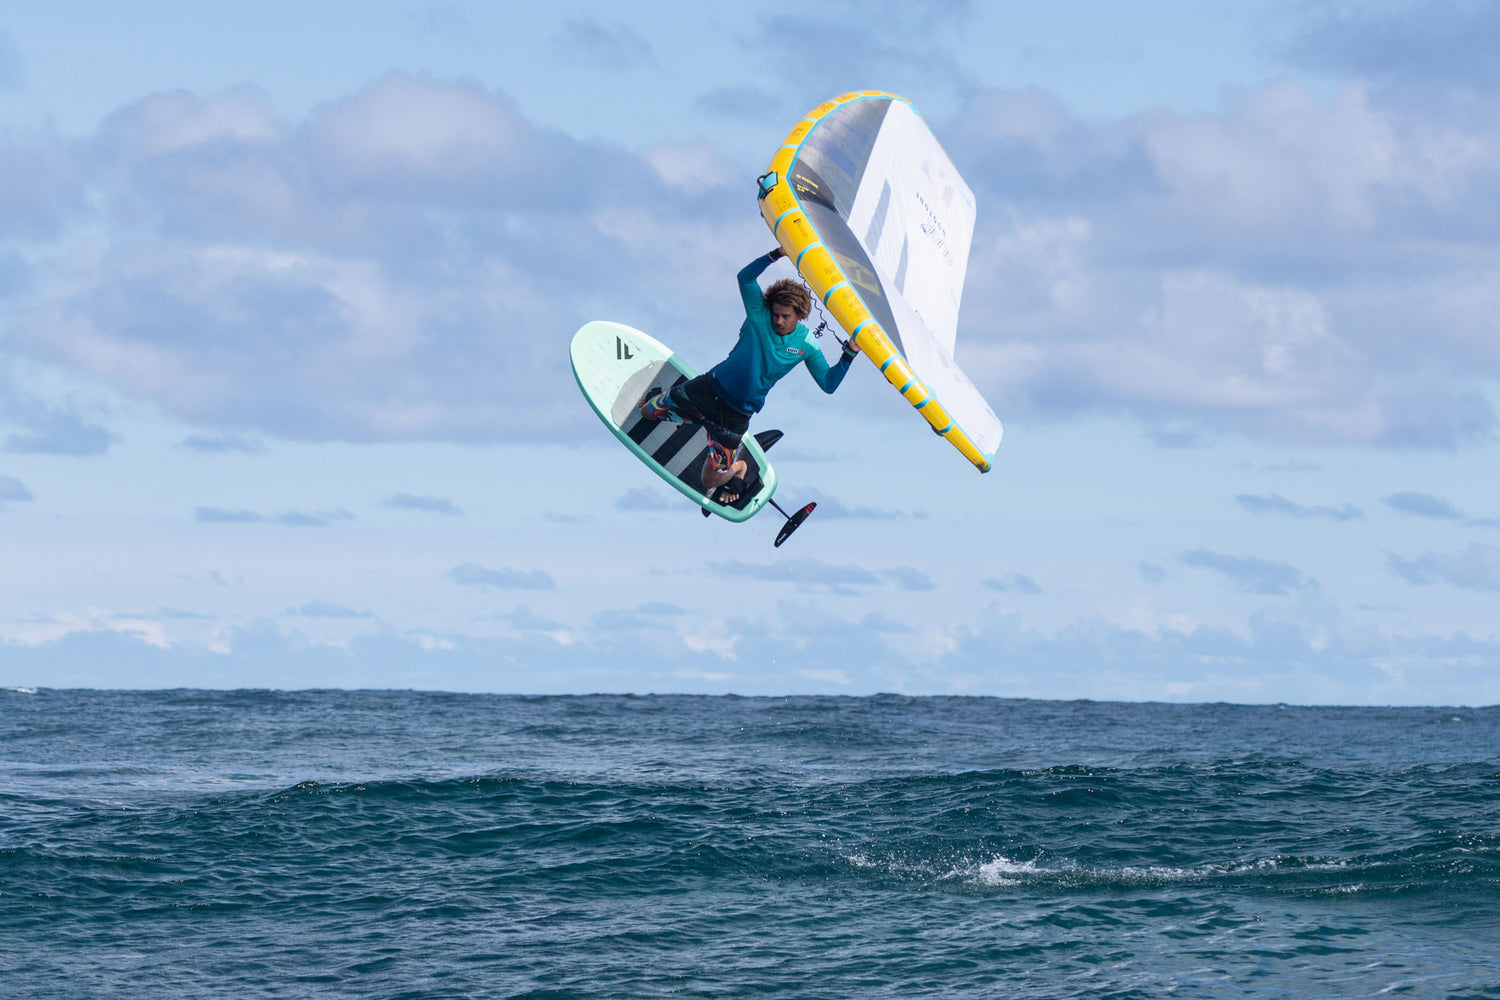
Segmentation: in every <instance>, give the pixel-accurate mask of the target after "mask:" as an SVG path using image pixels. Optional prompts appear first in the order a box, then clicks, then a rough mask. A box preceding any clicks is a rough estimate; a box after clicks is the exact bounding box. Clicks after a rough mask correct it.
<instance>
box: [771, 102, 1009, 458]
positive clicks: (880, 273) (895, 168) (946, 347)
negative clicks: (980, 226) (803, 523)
mask: <svg viewBox="0 0 1500 1000" xmlns="http://www.w3.org/2000/svg"><path fill="white" fill-rule="evenodd" d="M760 212H761V216H762V217H763V218H764V219H765V220H766V225H768V226H770V227H771V232H772V233H773V234H774V235H775V236H776V239H777V240H778V242H780V244H781V247H782V249H783V250H785V251H786V253H787V256H788V257H790V258H791V259H792V261H793V262H794V263H795V264H796V265H797V270H798V272H799V273H800V274H801V275H802V276H803V278H805V279H806V280H807V283H808V284H809V285H811V286H812V289H813V291H814V293H815V294H816V295H818V296H819V297H820V298H821V299H822V300H823V303H824V305H825V306H827V308H828V311H829V312H830V313H832V314H833V318H834V319H835V320H836V321H837V322H838V324H839V325H840V326H842V327H843V328H844V332H845V333H847V334H848V335H849V336H851V337H853V338H854V340H855V342H856V343H857V344H859V347H860V349H861V350H862V351H864V353H865V355H866V356H867V357H868V358H869V359H870V360H871V361H873V362H874V363H875V364H876V365H877V366H879V368H880V371H881V373H882V374H883V375H885V377H886V380H887V381H889V382H890V383H891V385H893V386H895V387H896V389H897V390H898V391H899V392H900V393H901V395H903V396H905V397H906V400H907V402H909V403H911V405H912V406H914V407H916V408H917V411H918V412H920V413H921V414H922V416H924V417H926V418H927V422H928V423H930V424H931V425H932V429H933V430H935V431H936V432H937V433H938V434H940V435H942V436H943V437H944V438H946V439H947V440H948V441H949V442H950V443H951V444H952V445H953V446H954V447H956V448H957V449H958V450H959V451H960V452H962V453H963V454H964V457H965V458H967V459H968V460H969V461H970V462H973V463H974V465H975V467H977V468H978V469H979V471H980V472H988V471H989V469H990V463H991V461H992V460H993V459H994V457H995V451H996V449H997V448H999V446H1000V437H1001V434H1002V430H1001V426H1000V418H999V417H997V416H995V411H994V410H992V409H990V406H989V404H988V403H986V402H985V400H984V397H983V396H981V395H980V394H979V390H978V389H976V388H975V387H974V384H973V383H972V382H970V381H969V379H968V376H966V375H965V374H964V373H963V371H962V370H961V369H960V368H959V367H958V364H957V363H956V362H955V361H954V357H953V355H954V346H955V342H956V340H957V334H958V306H959V300H960V298H961V297H962V294H963V286H964V272H965V270H966V269H967V267H968V262H969V241H970V239H971V238H972V236H973V233H974V194H973V192H972V191H970V190H969V186H968V185H967V184H965V183H964V180H963V178H962V177H960V176H959V175H958V171H957V170H956V169H955V168H954V166H953V161H951V160H950V159H948V154H947V153H945V152H943V147H942V146H940V145H938V141H937V139H936V138H934V137H933V134H932V131H931V130H930V129H929V128H928V127H927V124H926V122H924V121H922V119H921V118H920V117H918V115H917V113H916V112H915V111H913V110H912V108H911V105H910V104H908V103H907V102H906V100H904V99H903V98H900V97H897V96H896V95H895V94H888V93H885V92H883V91H860V92H857V93H851V94H845V95H843V96H842V97H839V98H836V99H834V100H832V101H829V102H827V103H825V104H820V105H818V106H817V107H816V108H814V109H813V110H812V111H811V112H810V113H809V114H808V115H807V117H806V118H804V119H802V121H800V122H798V123H797V127H796V128H794V129H792V131H791V133H790V134H789V135H788V136H787V137H786V141H785V142H784V143H783V144H782V146H781V148H779V149H778V150H777V151H776V153H775V155H774V156H772V158H771V164H770V167H769V169H768V170H767V173H766V174H765V175H764V176H763V177H762V178H761V179H760Z"/></svg>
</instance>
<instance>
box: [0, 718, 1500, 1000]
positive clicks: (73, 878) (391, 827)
mask: <svg viewBox="0 0 1500 1000" xmlns="http://www.w3.org/2000/svg"><path fill="white" fill-rule="evenodd" d="M1381 995H1389V996H1399V997H1500V709H1496V708H1487V709H1436V708H1409V709H1369V708H1294V707H1286V706H1263V707H1243V706H1232V705H1162V704H1104V703H1096V702H1042V701H1012V700H1001V699H988V698H905V697H895V696H882V697H873V698H823V697H818V698H811V697H810V698H734V697H724V698H711V697H686V696H682V697H677V696H662V697H655V696H653V697H616V696H609V697H604V696H600V697H549V698H522V697H498V696H481V695H458V694H431V693H416V692H346V691H309V692H295V693H282V692H266V691H237V692H212V691H160V692H98V691H52V690H39V691H29V690H7V691H0V996H4V997H24V998H44V997H59V998H61V997H67V998H78V997H110V998H118V997H151V998H178V997H235V998H243V997H412V998H416V997H454V998H459V997H462V998H471V997H530V998H544V997H545V998H570V997H601V998H602V997H610V998H616V997H620V998H639V997H749V996H775V997H817V998H855V997H1057V998H1069V1000H1073V998H1079V997H1090V998H1126V997H1140V998H1155V997H1213V998H1226V997H1296V998H1304V997H1307V998H1316V997H1374V996H1381Z"/></svg>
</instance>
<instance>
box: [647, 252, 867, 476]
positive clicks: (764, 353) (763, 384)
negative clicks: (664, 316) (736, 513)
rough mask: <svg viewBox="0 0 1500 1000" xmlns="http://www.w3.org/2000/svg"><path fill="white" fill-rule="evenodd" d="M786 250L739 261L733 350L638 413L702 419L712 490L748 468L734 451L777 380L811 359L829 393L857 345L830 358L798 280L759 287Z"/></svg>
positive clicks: (851, 343) (809, 300) (809, 367)
mask: <svg viewBox="0 0 1500 1000" xmlns="http://www.w3.org/2000/svg"><path fill="white" fill-rule="evenodd" d="M783 256H785V254H784V252H783V251H782V249H781V248H780V247H777V248H776V249H775V250H772V251H771V252H770V253H768V254H766V255H765V256H764V257H757V258H755V259H754V260H752V261H751V262H750V263H748V264H746V265H745V266H744V267H743V268H741V270H740V273H739V282H740V297H741V298H742V299H744V302H745V322H744V323H742V324H740V336H739V340H737V341H736V342H735V345H734V348H733V349H732V350H731V351H730V352H729V357H727V358H725V359H724V360H723V361H720V362H719V363H718V364H716V365H714V366H713V368H711V369H709V370H708V372H707V373H706V374H703V375H699V376H698V377H697V378H695V379H691V380H689V381H687V382H684V383H683V384H682V385H679V386H677V387H676V388H675V389H672V390H670V391H668V390H662V391H660V392H657V393H655V394H654V395H652V396H649V397H647V398H646V399H645V400H643V401H642V402H641V406H640V410H641V416H643V417H645V418H647V419H648V420H670V421H673V422H674V423H682V422H690V423H695V424H702V425H703V428H704V429H705V430H706V431H707V432H708V456H707V458H705V459H704V461H703V473H702V478H703V485H704V486H705V487H706V488H707V489H709V490H714V489H717V488H718V487H720V486H722V485H724V484H725V483H727V482H729V480H730V479H731V478H733V477H734V476H736V475H739V476H743V475H744V472H745V463H744V461H743V460H740V459H737V458H736V453H737V452H738V450H739V447H740V440H741V439H742V438H743V437H744V435H745V431H746V430H747V429H748V428H749V426H750V417H751V416H752V415H753V414H756V413H759V412H760V409H761V407H762V406H764V405H765V403H766V393H768V392H769V391H770V390H771V387H772V386H773V385H775V384H776V383H777V382H779V381H780V380H781V379H782V377H783V376H785V375H786V374H787V373H788V372H790V371H791V370H792V369H793V368H796V367H797V366H798V365H799V364H806V365H807V370H808V371H809V372H810V373H812V377H813V380H814V381H816V382H817V383H818V385H819V386H820V387H822V389H823V391H824V392H827V393H832V392H833V391H834V390H835V389H837V388H838V387H839V383H840V382H842V381H843V380H844V375H845V373H846V372H848V371H849V363H850V362H851V361H853V360H854V356H855V355H856V354H858V353H859V347H858V345H856V344H855V343H854V341H853V339H852V338H851V339H850V340H848V341H846V342H845V343H844V351H843V356H842V357H841V358H839V361H838V363H837V364H835V365H831V366H830V365H829V364H828V359H827V358H825V357H824V356H823V349H822V348H821V347H819V346H818V342H817V340H816V339H814V337H813V335H812V333H811V331H809V330H808V329H807V327H806V326H804V325H803V323H802V320H804V319H806V318H807V314H808V311H809V310H810V309H811V308H812V296H811V295H809V294H808V291H807V288H806V287H805V286H804V285H802V284H801V283H800V282H797V281H793V280H791V279H790V278H783V279H781V280H780V281H778V282H776V283H775V284H773V285H772V286H771V287H770V288H767V289H766V290H765V292H764V293H762V292H761V289H760V282H759V281H758V280H757V279H758V278H759V277H760V275H761V272H762V271H764V270H765V269H766V268H768V267H770V266H771V264H772V263H773V262H774V261H776V260H777V259H778V258H780V257H783Z"/></svg>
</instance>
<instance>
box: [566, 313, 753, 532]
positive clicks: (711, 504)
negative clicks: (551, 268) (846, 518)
mask: <svg viewBox="0 0 1500 1000" xmlns="http://www.w3.org/2000/svg"><path fill="white" fill-rule="evenodd" d="M569 353H570V355H571V356H572V361H573V376H574V378H576V379H577V380H578V388H579V389H581V390H582V391H583V395H584V398H585V399H587V400H588V401H589V405H590V406H591V407H593V409H594V412H595V413H597V414H598V415H599V419H600V420H602V421H604V425H605V426H606V427H608V428H609V429H610V430H611V431H612V432H613V433H614V435H615V437H617V438H619V439H620V442H621V443H622V444H624V445H625V446H626V447H627V448H629V449H630V450H631V452H633V453H634V454H635V456H636V457H637V458H639V459H640V460H641V461H642V462H644V463H645V464H646V466H647V467H648V468H650V469H651V470H652V471H654V472H655V473H656V474H657V475H659V476H661V477H662V478H663V479H665V480H666V481H667V482H669V483H671V484H672V486H673V487H675V488H676V489H677V491H678V492H679V493H681V494H682V495H683V496H686V497H687V498H688V499H690V500H692V501H693V502H694V503H696V504H698V505H699V506H701V507H703V509H704V510H707V511H710V512H711V513H714V514H718V515H719V516H720V517H723V518H726V519H728V520H730V521H744V520H747V519H749V518H750V517H753V516H754V515H755V514H756V513H757V512H758V511H759V510H760V509H761V508H762V507H764V506H765V505H766V503H767V502H768V501H769V500H770V498H771V495H772V494H773V493H775V492H776V473H775V472H774V471H773V470H772V469H771V464H770V463H769V462H768V461H767V460H766V455H765V452H764V451H763V450H762V449H761V447H760V445H759V444H758V443H757V442H756V441H755V439H754V437H753V436H752V435H749V434H746V435H745V439H744V441H743V443H742V444H741V447H740V451H739V455H738V457H739V458H742V459H744V460H745V464H746V465H747V466H748V469H747V473H746V476H745V478H746V480H747V482H750V483H755V482H756V480H757V478H758V479H759V483H760V485H759V488H758V489H756V490H755V491H754V492H753V493H747V494H746V495H745V496H742V497H740V498H739V499H738V500H737V501H736V502H734V503H733V504H723V503H719V502H717V501H716V500H715V499H714V498H713V497H712V496H710V495H709V491H708V490H707V489H706V488H705V487H704V485H703V479H702V469H703V460H704V458H706V457H707V455H708V432H707V431H705V430H704V429H703V427H702V426H700V425H698V424H676V423H672V422H671V421H667V420H661V421H657V420H648V419H646V418H645V417H642V416H641V414H640V410H639V407H640V404H641V401H642V400H643V399H645V398H646V397H647V396H649V395H651V394H653V393H656V392H658V391H660V390H662V389H670V388H671V387H673V386H675V385H679V384H681V383H683V382H686V381H687V380H688V379H690V378H692V377H693V376H694V374H695V372H693V370H692V369H691V368H690V367H688V366H687V365H686V364H685V363H684V362H683V361H682V360H681V359H680V358H678V357H677V355H676V354H674V353H673V352H672V351H671V349H669V348H668V347H666V346H665V345H663V344H662V343H660V342H659V341H657V340H655V339H653V338H652V337H650V336H648V335H647V334H645V333H642V332H641V331H640V330H636V329H634V328H633V327H629V326H625V325H624V324H622V323H610V322H605V321H595V322H592V323H586V324H585V325H584V326H583V328H582V329H580V330H579V331H578V332H577V333H576V334H574V335H573V343H572V345H571V346H570V348H569Z"/></svg>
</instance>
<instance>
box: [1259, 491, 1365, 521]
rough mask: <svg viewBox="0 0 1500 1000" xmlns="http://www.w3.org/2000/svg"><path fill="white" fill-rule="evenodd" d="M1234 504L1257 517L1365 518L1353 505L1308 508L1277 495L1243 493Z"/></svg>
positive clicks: (1338, 519)
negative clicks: (1268, 515) (1274, 515)
mask: <svg viewBox="0 0 1500 1000" xmlns="http://www.w3.org/2000/svg"><path fill="white" fill-rule="evenodd" d="M1234 502H1235V503H1237V504H1239V505H1240V506H1241V507H1243V508H1244V509H1245V510H1248V511H1249V512H1250V513H1252V514H1255V515H1264V514H1280V515H1282V516H1284V517H1294V518H1297V519H1298V520H1307V519H1308V518H1325V519H1327V520H1329V521H1354V520H1358V519H1359V518H1362V517H1364V516H1365V512H1364V511H1363V510H1361V509H1360V508H1358V507H1356V506H1355V505H1354V504H1352V503H1346V504H1344V505H1343V506H1342V507H1328V506H1324V505H1321V504H1318V505H1313V506H1308V505H1306V504H1300V503H1295V502H1293V501H1291V500H1288V499H1287V498H1286V497H1283V496H1281V495H1280V494H1276V493H1272V494H1271V495H1270V496H1256V495H1254V494H1251V493H1241V494H1239V495H1238V496H1236V497H1235V498H1234Z"/></svg>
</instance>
